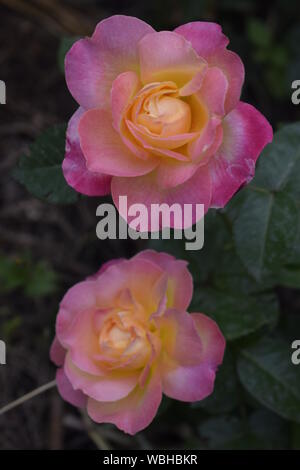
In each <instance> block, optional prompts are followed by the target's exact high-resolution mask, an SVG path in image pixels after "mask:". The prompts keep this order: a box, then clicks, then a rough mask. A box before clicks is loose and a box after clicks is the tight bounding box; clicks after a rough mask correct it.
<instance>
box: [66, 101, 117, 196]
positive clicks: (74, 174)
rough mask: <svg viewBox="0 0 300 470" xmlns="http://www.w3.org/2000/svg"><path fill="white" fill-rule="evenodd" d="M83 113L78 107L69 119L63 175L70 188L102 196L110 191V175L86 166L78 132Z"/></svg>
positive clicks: (90, 194)
mask: <svg viewBox="0 0 300 470" xmlns="http://www.w3.org/2000/svg"><path fill="white" fill-rule="evenodd" d="M83 114H84V110H83V108H78V110H77V111H76V112H75V113H74V114H73V116H72V117H71V119H70V121H69V125H68V130H67V138H66V153H65V158H64V161H63V164H62V169H63V173H64V177H65V179H66V181H67V183H68V184H69V185H70V186H71V187H72V188H74V189H75V190H76V191H78V192H80V193H82V194H86V195H87V196H104V195H105V194H109V192H110V182H111V177H110V176H108V175H102V174H99V173H92V172H91V171H89V170H88V169H87V167H86V161H85V158H84V155H83V153H82V150H81V147H80V142H79V134H78V124H79V121H80V119H81V117H82V115H83Z"/></svg>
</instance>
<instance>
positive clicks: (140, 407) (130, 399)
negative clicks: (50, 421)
mask: <svg viewBox="0 0 300 470" xmlns="http://www.w3.org/2000/svg"><path fill="white" fill-rule="evenodd" d="M161 399H162V389H161V382H160V378H159V375H158V374H157V373H154V374H153V373H152V375H151V376H150V377H149V379H148V382H147V383H146V384H145V386H144V388H141V387H139V386H138V387H136V389H135V390H133V391H132V392H131V394H130V395H128V396H127V397H126V398H124V399H123V400H119V401H115V402H106V403H100V402H98V401H96V400H92V399H89V400H88V414H89V416H90V417H91V418H92V419H93V420H94V421H96V422H97V423H112V424H115V425H116V426H117V427H118V428H119V429H121V430H122V431H124V432H126V433H128V434H131V435H133V434H136V433H137V432H139V431H141V430H142V429H144V428H146V427H147V426H149V424H150V423H151V421H152V420H153V418H154V417H155V415H156V413H157V410H158V407H159V405H160V402H161Z"/></svg>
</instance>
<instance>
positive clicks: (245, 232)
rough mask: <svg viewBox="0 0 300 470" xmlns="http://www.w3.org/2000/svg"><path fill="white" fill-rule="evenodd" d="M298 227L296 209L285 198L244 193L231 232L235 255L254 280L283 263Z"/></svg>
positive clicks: (291, 201) (277, 194) (292, 202)
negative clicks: (232, 233) (244, 195)
mask: <svg viewBox="0 0 300 470" xmlns="http://www.w3.org/2000/svg"><path fill="white" fill-rule="evenodd" d="M298 224H299V215H298V207H297V205H296V203H295V201H294V200H293V199H292V198H291V197H290V196H289V195H288V194H285V193H283V192H278V193H271V192H268V191H264V190H261V191H259V190H255V191H250V190H248V192H247V195H246V197H245V200H244V202H243V204H242V206H241V208H240V212H239V215H238V217H237V218H236V220H235V222H234V226H233V232H234V240H235V245H236V250H237V253H238V255H239V256H240V258H241V260H242V261H243V263H244V264H245V266H246V268H247V270H248V271H249V273H250V274H252V275H253V276H254V277H255V278H256V279H257V280H261V278H262V277H263V276H266V275H268V274H269V273H270V272H273V271H276V270H277V269H278V267H279V266H281V265H282V264H283V263H284V262H285V261H286V259H287V257H288V256H289V254H290V251H291V249H292V247H293V246H294V244H295V241H296V238H297V233H298Z"/></svg>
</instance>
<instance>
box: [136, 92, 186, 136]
mask: <svg viewBox="0 0 300 470" xmlns="http://www.w3.org/2000/svg"><path fill="white" fill-rule="evenodd" d="M191 119H192V118H191V110H190V107H189V105H188V104H187V103H185V102H184V101H183V100H182V99H180V98H174V97H172V96H165V95H162V96H161V95H160V96H157V95H154V96H153V97H151V96H150V98H148V99H147V100H146V102H145V104H144V106H143V110H142V111H141V112H140V114H139V115H138V117H137V122H138V124H141V125H142V126H144V127H146V128H147V129H148V130H149V131H150V132H152V133H153V134H158V135H161V136H162V137H169V136H172V135H177V134H184V133H186V132H189V130H190V127H191Z"/></svg>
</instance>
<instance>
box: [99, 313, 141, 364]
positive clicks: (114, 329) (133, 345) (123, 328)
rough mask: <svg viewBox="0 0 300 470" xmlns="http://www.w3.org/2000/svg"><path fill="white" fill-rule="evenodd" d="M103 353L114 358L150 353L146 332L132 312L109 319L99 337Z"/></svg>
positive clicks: (118, 314)
mask: <svg viewBox="0 0 300 470" xmlns="http://www.w3.org/2000/svg"><path fill="white" fill-rule="evenodd" d="M99 346H100V349H101V351H102V352H105V353H109V354H111V355H113V356H116V355H117V356H119V355H126V356H127V355H129V356H130V355H132V354H138V353H144V352H145V350H146V351H148V349H149V345H148V340H147V337H146V331H145V329H144V327H143V325H141V324H140V323H139V322H138V321H137V320H136V319H135V318H133V315H132V314H131V313H130V312H119V313H117V314H115V315H113V316H112V317H110V318H108V319H107V320H106V321H105V322H104V324H103V326H102V328H101V332H100V335H99Z"/></svg>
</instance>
